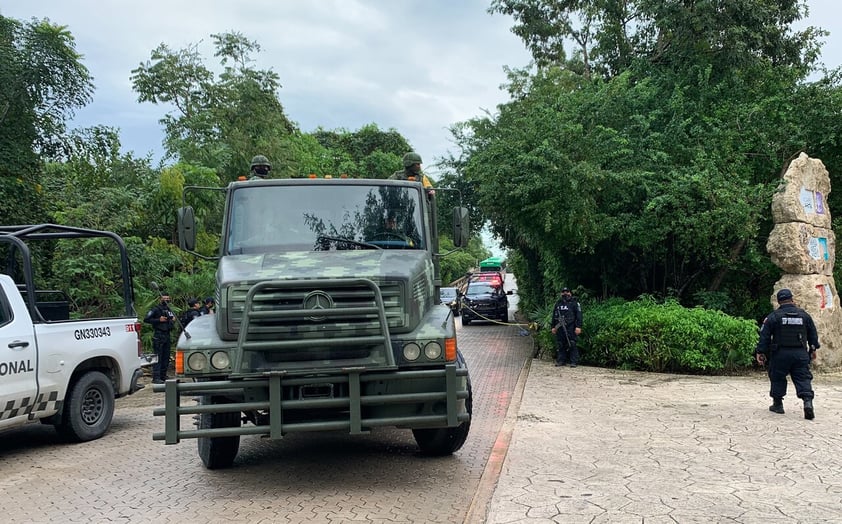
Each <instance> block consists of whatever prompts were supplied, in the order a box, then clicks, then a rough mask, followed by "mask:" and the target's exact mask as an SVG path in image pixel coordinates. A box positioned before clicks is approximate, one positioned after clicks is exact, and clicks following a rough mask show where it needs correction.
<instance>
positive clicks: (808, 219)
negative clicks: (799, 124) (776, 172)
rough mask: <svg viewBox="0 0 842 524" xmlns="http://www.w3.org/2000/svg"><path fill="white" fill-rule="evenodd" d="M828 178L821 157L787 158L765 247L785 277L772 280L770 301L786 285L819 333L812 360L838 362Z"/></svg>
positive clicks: (841, 322) (839, 324) (841, 329)
mask: <svg viewBox="0 0 842 524" xmlns="http://www.w3.org/2000/svg"><path fill="white" fill-rule="evenodd" d="M829 194H830V176H829V175H828V173H827V169H826V168H825V167H824V164H823V163H822V162H821V160H818V159H815V158H810V157H809V156H807V155H806V154H805V153H801V155H800V156H799V157H798V158H797V159H795V160H793V161H792V163H791V164H790V165H789V168H788V169H787V171H786V174H784V177H783V181H782V183H781V186H780V188H779V189H778V191H777V192H776V193H775V195H774V196H773V197H772V220H773V221H774V224H775V226H774V228H772V232H771V233H770V234H769V240H768V241H767V243H766V250H767V251H768V252H769V255H770V257H771V259H772V262H774V263H775V265H777V266H778V267H779V268H781V269H782V270H783V271H784V275H783V276H781V278H780V280H778V281H777V282H776V283H775V290H774V291H773V292H772V296H771V297H770V302H771V303H772V306H773V307H774V308H777V307H778V301H777V298H776V297H775V294H776V293H777V291H778V290H779V289H781V288H789V289H791V290H792V294H793V295H794V297H795V303H796V304H798V306H799V307H801V308H803V309H804V310H805V311H807V312H808V313H809V314H810V316H812V317H813V320H814V321H815V323H816V329H818V331H819V342H820V343H821V346H822V347H821V349H820V350H819V352H818V355H817V360H816V363H817V364H818V365H819V366H827V367H836V366H839V365H840V363H842V304H840V302H839V295H838V294H837V292H836V283H835V282H834V280H833V263H834V260H835V259H836V236H835V235H834V234H833V230H832V229H831V225H830V210H829V209H828V208H827V195H829Z"/></svg>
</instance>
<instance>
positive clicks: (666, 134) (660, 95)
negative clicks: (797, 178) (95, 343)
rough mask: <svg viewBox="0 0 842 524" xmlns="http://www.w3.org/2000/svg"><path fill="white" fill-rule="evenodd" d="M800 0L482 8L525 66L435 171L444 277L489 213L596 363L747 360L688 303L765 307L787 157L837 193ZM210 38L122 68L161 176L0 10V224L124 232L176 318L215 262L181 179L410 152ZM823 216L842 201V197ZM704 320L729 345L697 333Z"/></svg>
mask: <svg viewBox="0 0 842 524" xmlns="http://www.w3.org/2000/svg"><path fill="white" fill-rule="evenodd" d="M804 10H805V5H804V2H803V0H735V1H731V2H721V1H719V0H696V1H694V2H672V1H664V0H630V1H627V2H615V1H612V0H493V1H491V3H490V8H489V11H490V12H491V13H492V14H504V15H507V16H511V17H512V18H513V20H514V22H515V23H514V26H513V28H512V31H513V32H514V33H515V34H516V35H518V36H519V37H520V38H521V39H522V40H523V42H524V44H525V45H526V46H527V48H528V49H529V50H530V52H531V53H532V56H533V58H534V63H533V64H531V65H530V66H529V67H528V68H525V69H522V70H518V69H511V70H509V71H508V73H509V76H508V78H509V81H508V85H507V92H508V94H509V100H508V102H506V103H504V104H502V105H500V106H499V107H498V108H497V110H496V111H495V112H493V113H488V114H486V115H485V116H482V117H478V118H474V119H472V120H469V121H466V122H461V123H456V124H454V125H453V126H452V134H453V138H454V141H455V143H456V144H457V145H458V147H459V151H458V153H456V154H455V155H454V156H451V157H450V158H448V159H446V160H445V161H444V162H443V163H442V166H441V167H443V168H444V169H445V170H444V172H443V174H442V175H441V176H440V177H439V179H438V180H437V181H436V185H437V186H438V190H437V194H436V198H437V200H438V202H439V215H438V223H439V229H440V231H441V232H442V233H443V234H444V237H443V238H442V241H441V246H440V248H441V249H440V251H441V252H442V253H445V252H449V251H451V250H452V248H453V245H452V241H451V240H450V239H449V238H447V237H448V235H449V231H450V227H451V220H452V219H451V215H450V211H449V210H450V209H451V208H452V207H453V206H456V205H461V206H465V207H467V208H468V210H469V212H470V216H471V232H472V234H473V235H474V240H472V242H471V244H470V246H468V248H467V249H465V250H462V251H455V252H453V253H452V254H449V255H448V256H445V257H443V258H441V259H440V266H441V269H442V274H443V280H444V281H445V282H449V281H452V280H455V279H456V278H458V277H460V276H462V275H463V274H464V272H465V271H466V270H467V269H468V268H470V267H472V266H474V265H475V264H476V262H477V261H478V260H481V259H482V258H485V257H486V256H487V255H488V252H487V251H486V250H485V248H484V247H483V246H482V245H481V242H480V241H479V240H478V238H477V237H478V235H479V232H480V230H481V228H482V227H483V226H484V225H485V224H486V223H490V225H491V230H492V233H494V234H495V235H496V236H497V237H499V238H501V239H502V241H503V244H504V247H505V248H507V249H508V260H509V268H510V270H511V271H513V272H514V273H516V274H517V276H518V286H519V295H520V306H521V309H522V311H524V312H526V313H527V314H528V315H529V316H531V317H532V318H533V319H536V320H537V319H542V318H544V317H546V316H547V315H548V313H549V310H550V308H551V305H552V303H553V302H554V301H555V298H556V296H557V291H558V289H559V288H561V287H562V286H569V287H573V288H576V289H577V294H578V295H579V296H580V297H581V298H582V299H583V300H588V301H591V302H593V304H592V305H591V306H589V308H588V314H587V315H586V322H587V323H588V329H586V336H585V338H584V339H583V346H585V347H586V348H588V350H586V352H585V355H586V357H585V358H586V359H592V360H589V361H590V362H592V363H598V364H604V365H619V366H627V367H635V368H644V369H657V370H687V371H702V370H711V369H713V370H717V369H723V368H728V367H729V366H732V365H735V366H739V365H743V364H745V362H746V361H745V351H746V350H745V348H746V347H747V346H746V344H747V342H746V340H747V338H746V337H748V333H749V331H750V330H749V329H748V326H749V324H743V323H741V321H738V320H733V319H729V318H727V317H725V316H723V315H722V314H720V313H714V312H712V311H705V310H702V309H697V308H695V306H704V307H706V308H708V309H709V310H720V311H723V312H726V313H728V314H730V315H734V316H738V317H744V318H748V319H752V320H751V321H749V322H752V321H753V320H757V319H759V318H760V317H761V316H762V315H763V314H764V313H766V311H767V309H768V307H769V304H768V296H769V293H770V290H771V289H772V286H773V284H774V282H775V281H776V280H777V279H778V278H779V276H780V270H778V269H777V268H776V267H775V266H774V265H772V264H771V262H770V261H769V257H768V255H767V254H766V250H765V244H766V239H767V236H768V234H769V231H770V230H771V227H772V224H771V217H770V211H769V208H770V202H771V195H772V193H773V191H774V190H775V189H776V187H777V184H778V182H779V179H780V175H781V173H782V170H783V169H785V167H786V165H787V163H788V162H789V161H790V160H791V159H792V158H795V157H796V156H797V155H798V154H799V153H800V152H807V153H808V154H809V155H810V156H812V157H816V158H820V159H821V160H822V161H823V162H824V163H825V165H826V166H827V167H828V169H829V171H830V174H831V182H832V184H833V185H837V183H839V182H842V180H840V178H839V177H840V176H842V147H840V146H842V144H840V140H842V138H840V137H842V132H840V131H842V129H840V128H841V127H842V120H840V119H839V118H838V116H839V114H840V113H842V90H840V72H839V71H821V70H820V69H819V68H818V65H819V63H818V57H819V50H820V44H819V39H820V37H821V36H822V34H823V33H822V32H821V31H820V30H817V29H814V28H806V29H802V30H798V31H797V30H795V29H794V25H793V24H794V23H796V22H798V21H799V20H800V19H801V18H802V17H803V15H804ZM211 39H212V44H213V47H214V59H216V60H218V63H219V64H218V66H217V65H216V64H214V65H212V66H209V65H208V64H207V61H206V58H205V57H203V56H202V55H201V53H200V52H199V46H198V44H191V45H188V46H187V47H185V48H184V49H173V48H171V47H170V46H168V45H167V44H165V43H162V44H161V45H159V46H158V47H156V48H155V49H154V50H152V51H151V53H150V56H149V59H148V60H146V61H144V62H142V63H140V64H138V66H137V67H136V68H135V69H134V70H133V71H131V73H130V75H131V76H130V78H131V81H132V86H133V88H134V90H135V92H136V93H137V95H138V102H139V103H150V104H155V105H158V106H160V107H161V108H162V112H164V114H163V116H162V118H161V124H162V127H163V132H164V147H165V151H166V155H167V157H166V165H164V164H163V163H162V164H161V165H157V166H156V165H153V162H152V160H151V159H150V158H137V157H135V156H134V155H133V154H132V153H128V154H124V153H122V152H121V143H120V133H119V130H118V129H112V128H108V127H105V126H94V127H92V128H88V129H75V130H72V131H67V129H66V122H67V121H69V120H70V119H71V118H72V117H73V114H74V111H75V110H77V109H79V108H81V107H83V106H84V105H85V104H87V103H88V102H90V100H91V99H92V96H93V88H94V85H93V81H92V78H91V76H90V74H89V73H88V71H87V69H86V68H85V66H84V65H83V63H82V59H81V56H80V55H79V54H78V53H77V52H76V50H75V42H74V39H73V37H72V35H71V34H70V33H69V32H68V31H67V30H66V28H64V27H62V26H58V25H54V24H52V23H51V22H49V21H48V20H32V21H30V22H21V21H18V20H14V19H10V18H5V17H2V16H0V80H2V81H0V212H1V213H0V221H2V222H3V223H4V224H13V223H27V222H30V223H36V222H55V223H62V224H72V225H76V226H82V227H93V228H98V229H108V230H113V231H115V232H117V233H119V234H121V235H122V236H123V237H125V238H126V241H127V244H128V246H129V249H130V251H131V256H132V262H133V269H134V275H135V286H136V298H137V300H136V305H137V308H138V310H139V311H140V312H141V313H143V312H145V310H146V309H147V308H148V307H150V306H151V305H153V304H154V303H155V302H156V301H157V297H156V295H155V293H154V292H153V291H151V289H150V282H152V281H156V282H158V283H159V284H161V285H162V286H163V287H165V288H166V289H167V291H168V292H169V293H170V294H171V295H172V296H173V297H175V302H174V308H175V309H181V308H183V307H185V305H186V299H187V298H188V297H190V296H202V295H209V294H211V292H212V289H213V270H214V264H213V262H208V261H205V260H196V259H195V258H194V257H192V256H188V255H186V254H185V253H183V252H181V251H180V250H179V249H178V248H177V247H176V246H175V240H176V238H175V237H176V230H175V214H174V210H175V209H176V207H178V206H179V205H180V204H181V199H182V190H183V188H184V187H185V186H189V185H199V186H206V187H223V186H224V185H225V184H227V183H228V182H230V181H232V180H235V179H236V178H237V177H238V176H241V175H244V174H246V173H247V171H248V164H249V160H250V158H251V157H252V156H253V155H255V154H264V155H266V156H268V157H269V159H270V160H271V161H272V163H273V171H272V176H274V177H298V176H306V175H307V174H309V173H318V174H343V173H344V174H348V175H349V176H352V177H376V178H384V177H387V176H389V174H391V173H392V172H393V171H396V170H398V169H400V168H401V156H402V155H403V153H405V152H406V151H408V150H410V149H411V148H412V146H411V144H409V143H408V141H407V140H406V139H405V138H404V137H403V136H401V135H400V133H399V132H398V131H396V130H394V129H388V130H381V129H379V128H378V126H377V125H376V124H374V123H372V124H369V125H366V126H363V127H362V128H360V129H358V130H355V131H349V130H346V129H337V130H325V129H322V128H319V129H316V130H315V131H313V132H311V133H307V132H303V131H301V130H300V129H299V128H298V126H297V124H296V123H295V122H293V121H292V120H291V119H290V118H288V116H287V115H286V113H285V111H284V106H283V104H282V103H281V98H280V96H279V93H280V90H281V79H280V78H279V75H278V74H277V73H275V72H274V71H272V70H271V69H268V70H264V69H257V68H256V67H255V66H254V59H253V56H254V55H255V53H258V52H259V51H260V45H259V44H258V43H257V42H254V41H251V40H249V39H247V38H246V37H244V36H243V35H242V34H240V33H237V32H230V33H221V34H214V35H211ZM127 74H128V72H127ZM420 153H422V155H424V152H420ZM197 198H200V197H197ZM193 204H194V205H195V207H196V208H197V209H202V210H204V211H202V214H201V215H200V216H198V217H197V218H198V220H199V223H200V225H201V226H202V232H201V234H200V235H199V238H198V248H197V249H198V250H199V251H200V252H201V253H203V254H205V255H208V256H211V255H213V254H215V252H216V249H217V246H218V242H219V238H218V233H216V232H217V231H219V226H220V208H219V202H214V201H212V200H208V201H203V202H193ZM199 204H201V205H199ZM828 206H829V208H830V209H831V210H837V211H838V210H839V209H842V192H840V191H835V192H833V193H831V194H830V196H829V200H828ZM837 214H838V213H837ZM840 220H842V218H837V219H835V220H834V226H836V229H839V227H838V225H839V224H840V223H842V222H840ZM838 256H840V255H838ZM39 262H40V263H41V266H39V267H41V268H42V270H43V271H45V272H47V273H49V275H50V277H51V278H54V279H55V281H56V282H57V283H58V285H68V286H71V287H72V288H73V290H74V292H75V293H79V294H80V295H81V297H80V299H79V300H80V304H83V306H84V308H85V310H86V311H92V312H94V311H101V310H103V308H105V307H106V306H108V305H109V302H110V301H111V300H112V295H113V289H112V283H110V282H108V281H107V279H105V278H104V275H100V274H97V273H95V272H94V271H93V270H92V269H90V268H89V267H88V266H89V264H88V262H90V261H89V260H88V259H86V255H85V254H84V253H83V252H76V251H73V250H71V249H63V250H62V251H61V253H58V252H56V253H52V254H46V255H44V256H43V259H42V260H40V261H39ZM836 268H837V269H836V270H837V271H839V272H842V264H839V263H837V264H836ZM840 274H842V273H840ZM80 276H84V280H85V281H84V282H82V281H78V279H79V278H81V277H80ZM640 296H654V297H657V299H658V303H655V302H652V301H649V300H642V301H637V300H636V299H637V298H638V297H640ZM611 297H620V298H622V299H624V300H629V301H631V302H629V303H627V304H625V305H620V303H618V302H614V301H612V300H610V299H611ZM670 298H672V299H674V300H669V299H670ZM662 302H663V303H662ZM659 304H660V305H659ZM678 304H681V305H683V306H685V307H689V309H687V310H686V311H682V310H681V309H680V308H679V306H678ZM630 313H635V314H634V315H632V316H629V314H630ZM620 319H625V320H623V321H622V322H625V323H622V322H621V320H620ZM670 326H671V327H670ZM714 328H715V329H720V330H722V331H721V332H720V333H721V334H722V337H723V338H711V337H712V336H713V335H710V334H709V333H708V334H707V335H706V336H705V337H701V338H700V333H701V331H700V330H702V331H708V332H710V331H715V329H714ZM545 336H546V335H544V334H541V335H539V337H545ZM752 336H754V334H753V333H752ZM544 342H545V343H546V341H545V340H544ZM588 355H590V356H588Z"/></svg>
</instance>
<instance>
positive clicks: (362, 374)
mask: <svg viewBox="0 0 842 524" xmlns="http://www.w3.org/2000/svg"><path fill="white" fill-rule="evenodd" d="M224 193H225V212H224V217H223V220H222V222H223V226H222V232H221V236H220V243H221V246H220V252H219V260H218V268H217V272H216V303H217V314H216V315H211V316H203V317H199V318H197V319H196V320H194V321H193V322H192V323H191V324H190V326H189V329H188V330H187V331H188V333H187V335H189V337H188V336H187V335H182V337H181V338H180V339H179V341H178V344H177V346H176V366H177V367H176V373H177V375H178V378H177V379H173V380H170V381H167V383H166V384H165V385H161V386H155V390H156V391H164V392H165V398H166V405H165V406H164V408H162V409H157V410H156V411H155V414H156V415H162V416H164V417H165V418H166V422H165V431H164V432H162V433H156V434H155V435H153V438H155V439H156V440H164V441H165V442H166V443H168V444H175V443H177V442H179V441H180V440H181V439H183V438H197V439H198V448H199V456H200V458H201V459H202V461H203V463H204V464H205V466H206V467H208V468H211V469H215V468H221V467H228V466H230V465H232V463H233V461H234V458H235V457H236V454H237V449H238V446H239V438H240V436H241V435H247V434H248V435H254V434H257V435H263V436H265V437H269V438H282V437H283V436H284V435H286V434H288V433H292V432H301V431H320V430H335V429H341V430H345V431H348V432H349V433H351V434H363V433H367V432H368V431H370V430H371V429H372V428H374V427H379V426H397V427H402V428H407V429H411V430H412V431H413V434H414V436H415V439H416V442H417V443H418V445H419V448H420V449H421V451H422V452H423V453H425V454H429V455H441V454H449V453H453V452H454V451H456V450H458V449H459V448H461V446H462V444H463V443H464V442H465V439H466V438H467V435H468V431H469V428H470V416H471V387H470V379H469V376H468V368H467V364H466V363H465V360H464V358H462V355H461V353H460V352H459V350H458V345H457V340H456V332H455V326H454V322H453V315H452V313H451V311H450V310H449V309H448V308H443V307H440V298H439V292H438V290H439V288H440V286H441V279H440V275H439V263H438V256H439V254H438V232H437V229H436V207H435V197H434V196H429V195H428V194H427V192H426V191H425V190H424V188H423V187H422V185H421V183H419V182H414V181H397V180H375V179H368V180H361V179H354V180H351V179H286V180H254V181H243V182H233V183H231V184H230V185H229V186H228V187H227V188H225V191H224ZM454 217H455V220H454V238H455V243H456V245H457V246H458V245H464V243H466V241H467V238H466V235H467V229H468V226H467V211H466V210H464V209H463V208H457V209H456V210H455V211H454ZM196 227H197V225H196V221H195V212H194V211H193V209H192V208H191V207H188V206H185V207H183V208H182V209H181V210H180V211H179V231H180V243H181V246H182V248H184V249H186V250H188V251H191V250H193V249H194V247H195V233H196ZM188 379H192V380H190V381H188ZM183 395H189V396H191V397H198V398H199V401H200V405H199V406H190V405H182V404H181V402H180V400H179V399H180V397H181V396H183ZM185 414H197V415H199V416H198V429H196V430H190V431H186V430H181V429H180V428H179V427H178V424H179V421H180V417H181V415H185Z"/></svg>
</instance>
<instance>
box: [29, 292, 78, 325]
mask: <svg viewBox="0 0 842 524" xmlns="http://www.w3.org/2000/svg"><path fill="white" fill-rule="evenodd" d="M18 291H20V292H21V294H22V295H23V296H24V297H25V296H26V286H25V285H24V284H18ZM35 307H37V308H38V312H39V313H41V316H42V317H43V318H44V320H46V321H47V322H56V321H60V320H70V297H68V296H67V293H65V292H64V291H59V290H57V289H36V290H35Z"/></svg>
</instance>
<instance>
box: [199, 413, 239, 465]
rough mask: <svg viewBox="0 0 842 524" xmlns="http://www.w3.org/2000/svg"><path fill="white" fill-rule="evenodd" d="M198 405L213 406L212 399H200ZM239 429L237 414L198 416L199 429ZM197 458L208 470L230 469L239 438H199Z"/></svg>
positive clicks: (235, 454) (206, 414)
mask: <svg viewBox="0 0 842 524" xmlns="http://www.w3.org/2000/svg"><path fill="white" fill-rule="evenodd" d="M199 403H200V404H205V405H206V404H213V399H212V398H211V399H210V400H208V397H201V398H200V400H199ZM237 427H240V414H239V413H202V414H201V415H199V429H213V428H237ZM196 440H197V441H198V449H199V458H201V459H202V464H204V465H205V467H206V468H208V469H224V468H230V467H231V465H232V464H234V459H235V458H236V457H237V452H238V451H239V449H240V436H239V435H237V436H234V437H199V438H198V439H196Z"/></svg>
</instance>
